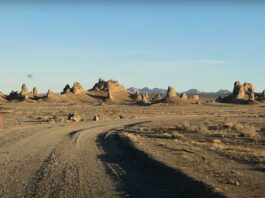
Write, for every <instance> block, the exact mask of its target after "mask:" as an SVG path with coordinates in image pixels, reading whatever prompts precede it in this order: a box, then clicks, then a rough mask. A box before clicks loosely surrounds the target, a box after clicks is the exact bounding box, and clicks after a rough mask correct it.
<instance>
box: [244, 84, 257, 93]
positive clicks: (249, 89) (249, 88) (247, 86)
mask: <svg viewBox="0 0 265 198" xmlns="http://www.w3.org/2000/svg"><path fill="white" fill-rule="evenodd" d="M243 86H244V89H245V92H250V93H251V92H255V88H254V86H253V84H251V83H244V84H243Z"/></svg>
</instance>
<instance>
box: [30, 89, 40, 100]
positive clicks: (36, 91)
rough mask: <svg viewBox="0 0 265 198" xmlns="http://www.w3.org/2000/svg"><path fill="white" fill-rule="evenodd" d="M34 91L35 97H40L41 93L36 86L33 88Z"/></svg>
mask: <svg viewBox="0 0 265 198" xmlns="http://www.w3.org/2000/svg"><path fill="white" fill-rule="evenodd" d="M32 92H33V97H35V98H37V97H39V95H40V94H39V91H38V89H37V88H36V87H34V88H33V91H32Z"/></svg>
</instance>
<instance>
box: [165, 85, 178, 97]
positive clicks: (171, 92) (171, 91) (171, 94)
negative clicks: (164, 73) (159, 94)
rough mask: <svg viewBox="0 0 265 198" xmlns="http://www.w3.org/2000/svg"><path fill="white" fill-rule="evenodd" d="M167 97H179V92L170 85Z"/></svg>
mask: <svg viewBox="0 0 265 198" xmlns="http://www.w3.org/2000/svg"><path fill="white" fill-rule="evenodd" d="M166 97H167V98H174V97H177V93H176V90H175V89H174V88H173V87H171V86H169V87H168V89H167V96H166Z"/></svg>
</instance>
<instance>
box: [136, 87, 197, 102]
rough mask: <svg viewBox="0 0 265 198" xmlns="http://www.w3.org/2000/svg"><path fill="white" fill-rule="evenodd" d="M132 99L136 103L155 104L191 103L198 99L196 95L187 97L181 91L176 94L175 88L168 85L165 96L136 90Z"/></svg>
mask: <svg viewBox="0 0 265 198" xmlns="http://www.w3.org/2000/svg"><path fill="white" fill-rule="evenodd" d="M133 99H134V100H135V101H136V102H137V103H144V104H156V103H172V104H184V103H193V102H197V101H199V96H198V95H193V96H190V97H188V96H187V94H185V93H182V94H180V95H179V96H178V95H177V92H176V90H175V89H174V88H173V87H171V86H169V87H168V89H167V93H166V96H165V97H162V96H161V94H159V93H158V94H156V95H155V96H154V97H153V98H151V97H150V96H149V94H148V93H140V92H139V91H136V92H135V94H134V95H133Z"/></svg>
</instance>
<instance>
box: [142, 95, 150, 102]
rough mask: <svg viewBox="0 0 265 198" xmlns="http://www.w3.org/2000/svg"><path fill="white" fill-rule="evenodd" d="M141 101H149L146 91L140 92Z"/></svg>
mask: <svg viewBox="0 0 265 198" xmlns="http://www.w3.org/2000/svg"><path fill="white" fill-rule="evenodd" d="M142 102H143V103H148V102H150V100H149V94H148V93H142Z"/></svg>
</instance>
